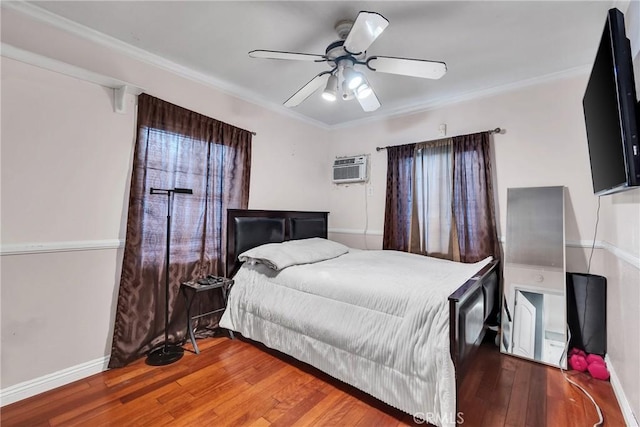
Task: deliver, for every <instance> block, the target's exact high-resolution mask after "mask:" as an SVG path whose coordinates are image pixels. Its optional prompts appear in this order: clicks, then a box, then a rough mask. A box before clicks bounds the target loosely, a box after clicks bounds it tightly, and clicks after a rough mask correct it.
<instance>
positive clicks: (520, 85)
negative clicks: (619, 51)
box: [331, 65, 591, 129]
mask: <svg viewBox="0 0 640 427" xmlns="http://www.w3.org/2000/svg"><path fill="white" fill-rule="evenodd" d="M590 71H591V65H581V66H579V67H574V68H569V69H567V70H563V71H558V72H554V73H549V74H545V75H543V76H537V77H533V78H530V79H525V80H519V81H517V82H513V83H508V84H504V85H500V86H494V87H491V88H487V89H480V90H473V91H468V92H466V93H463V94H460V95H454V96H448V97H441V98H436V99H432V100H430V101H428V102H421V103H415V104H411V105H407V106H402V107H398V108H394V109H392V110H390V111H389V112H387V113H385V114H380V115H376V116H370V117H365V118H363V119H357V120H352V121H349V122H345V123H340V124H337V125H333V126H331V128H332V129H345V128H350V127H355V126H361V125H364V124H368V123H372V122H376V121H380V120H383V119H392V118H396V117H400V116H406V115H409V114H417V113H422V112H427V111H431V110H435V109H439V108H443V107H448V106H451V105H455V104H459V103H461V102H467V101H473V100H476V99H482V98H488V97H491V96H495V95H500V94H503V93H507V92H512V91H515V90H520V89H524V88H527V87H531V86H536V85H540V84H544V83H550V82H552V81H556V80H562V79H567V78H571V77H576V76H581V75H587V74H588V73H589V72H590Z"/></svg>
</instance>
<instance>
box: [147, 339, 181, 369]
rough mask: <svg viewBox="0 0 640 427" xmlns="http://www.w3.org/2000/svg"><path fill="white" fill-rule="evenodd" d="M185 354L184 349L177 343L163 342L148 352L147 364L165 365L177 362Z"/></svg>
mask: <svg viewBox="0 0 640 427" xmlns="http://www.w3.org/2000/svg"><path fill="white" fill-rule="evenodd" d="M182 356H184V349H183V348H182V347H180V346H178V345H175V344H163V345H162V346H160V347H157V348H155V349H153V350H151V351H150V352H149V354H147V360H146V363H147V365H151V366H163V365H170V364H171V363H173V362H177V361H178V360H180V359H181V358H182Z"/></svg>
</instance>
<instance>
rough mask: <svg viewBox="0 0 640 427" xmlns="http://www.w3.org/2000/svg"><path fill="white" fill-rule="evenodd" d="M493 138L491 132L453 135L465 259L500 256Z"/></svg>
mask: <svg viewBox="0 0 640 427" xmlns="http://www.w3.org/2000/svg"><path fill="white" fill-rule="evenodd" d="M489 141H490V135H489V133H488V132H481V133H476V134H472V135H464V136H458V137H454V138H453V215H454V222H455V232H456V233H457V240H458V246H459V249H460V261H462V262H476V261H480V260H482V259H484V258H486V257H487V256H493V257H495V258H499V257H500V245H499V242H498V233H497V228H496V218H495V206H494V199H493V197H494V193H493V182H492V176H493V175H492V168H491V156H490V151H489V148H490V147H489Z"/></svg>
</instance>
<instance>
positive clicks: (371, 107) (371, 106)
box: [356, 89, 380, 112]
mask: <svg viewBox="0 0 640 427" xmlns="http://www.w3.org/2000/svg"><path fill="white" fill-rule="evenodd" d="M356 99H357V100H358V102H359V103H360V106H361V107H362V109H363V110H364V111H366V112H371V111H376V110H377V109H378V108H380V101H379V100H378V97H377V96H376V93H375V92H374V91H373V89H371V93H370V94H369V96H367V97H365V98H358V97H357V96H356Z"/></svg>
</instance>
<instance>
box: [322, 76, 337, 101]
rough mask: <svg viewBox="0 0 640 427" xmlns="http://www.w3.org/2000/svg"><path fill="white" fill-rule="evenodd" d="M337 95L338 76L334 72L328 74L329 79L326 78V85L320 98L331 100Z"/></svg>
mask: <svg viewBox="0 0 640 427" xmlns="http://www.w3.org/2000/svg"><path fill="white" fill-rule="evenodd" d="M337 97H338V77H336V76H335V74H332V75H330V76H329V80H327V86H326V87H325V88H324V91H323V92H322V98H323V99H324V100H325V101H330V102H333V101H335V100H336V98H337Z"/></svg>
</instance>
